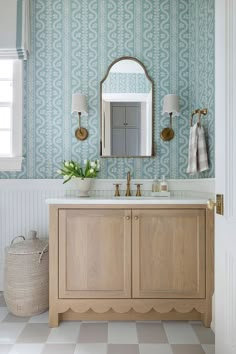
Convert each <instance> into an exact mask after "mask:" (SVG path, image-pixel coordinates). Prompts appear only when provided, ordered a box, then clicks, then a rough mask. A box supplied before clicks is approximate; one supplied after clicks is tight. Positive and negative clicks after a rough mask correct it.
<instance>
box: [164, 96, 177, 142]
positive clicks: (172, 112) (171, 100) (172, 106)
mask: <svg viewBox="0 0 236 354" xmlns="http://www.w3.org/2000/svg"><path fill="white" fill-rule="evenodd" d="M162 114H163V115H164V116H166V117H167V116H169V117H170V127H169V128H164V129H163V130H162V132H161V138H162V140H164V141H169V140H171V139H173V137H174V135H175V133H174V130H173V129H172V117H177V116H179V97H178V96H177V95H175V94H170V95H166V96H165V97H164V102H163V111H162Z"/></svg>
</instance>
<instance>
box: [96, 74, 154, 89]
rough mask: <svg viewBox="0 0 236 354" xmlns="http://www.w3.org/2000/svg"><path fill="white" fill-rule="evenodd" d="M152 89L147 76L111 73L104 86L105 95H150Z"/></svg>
mask: <svg viewBox="0 0 236 354" xmlns="http://www.w3.org/2000/svg"><path fill="white" fill-rule="evenodd" d="M151 89H152V84H151V82H150V80H148V79H147V77H146V75H145V74H136V73H109V75H108V77H107V78H106V80H105V81H104V82H103V84H102V92H103V93H129V92H130V93H149V92H150V91H151Z"/></svg>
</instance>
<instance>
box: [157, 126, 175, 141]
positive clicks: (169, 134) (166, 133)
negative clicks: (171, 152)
mask: <svg viewBox="0 0 236 354" xmlns="http://www.w3.org/2000/svg"><path fill="white" fill-rule="evenodd" d="M160 135H161V138H162V140H164V141H169V140H171V139H173V137H174V136H175V133H174V130H173V129H172V128H164V129H163V130H162V132H161V134H160Z"/></svg>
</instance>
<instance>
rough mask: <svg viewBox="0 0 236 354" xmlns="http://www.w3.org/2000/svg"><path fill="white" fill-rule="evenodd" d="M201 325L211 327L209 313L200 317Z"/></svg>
mask: <svg viewBox="0 0 236 354" xmlns="http://www.w3.org/2000/svg"><path fill="white" fill-rule="evenodd" d="M201 320H202V323H203V325H204V326H205V327H210V326H211V311H207V312H205V313H203V314H202V315H201Z"/></svg>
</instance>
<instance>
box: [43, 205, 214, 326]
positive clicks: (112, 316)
mask: <svg viewBox="0 0 236 354" xmlns="http://www.w3.org/2000/svg"><path fill="white" fill-rule="evenodd" d="M213 215H214V214H213V212H212V211H209V210H208V209H207V208H206V206H205V205H200V206H199V205H196V206H193V205H189V206H184V205H178V206H177V205H176V206H168V205H164V204H163V205H142V206H140V205H132V206H130V205H125V206H124V205H123V206H122V205H112V206H104V205H101V206H91V205H50V238H49V245H50V258H49V261H50V270H49V278H50V299H49V305H50V306H49V324H50V326H52V327H55V326H57V325H58V323H59V320H60V319H64V320H71V319H80V320H89V319H91V320H99V319H101V320H142V319H143V320H144V319H145V320H157V319H168V320H180V319H184V320H187V319H188V320H199V319H202V321H203V323H204V324H205V326H209V325H210V322H211V298H212V293H213V226H214V216H213Z"/></svg>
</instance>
